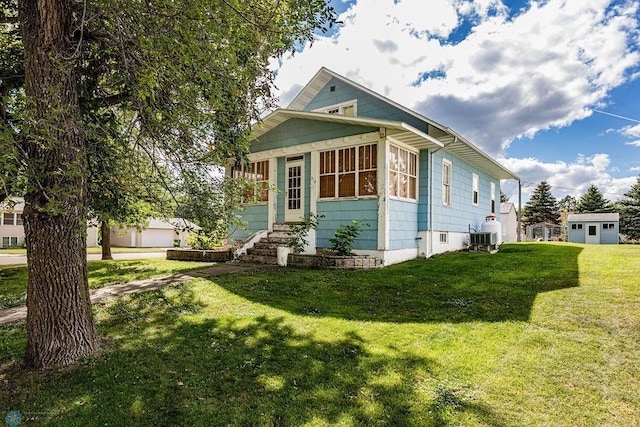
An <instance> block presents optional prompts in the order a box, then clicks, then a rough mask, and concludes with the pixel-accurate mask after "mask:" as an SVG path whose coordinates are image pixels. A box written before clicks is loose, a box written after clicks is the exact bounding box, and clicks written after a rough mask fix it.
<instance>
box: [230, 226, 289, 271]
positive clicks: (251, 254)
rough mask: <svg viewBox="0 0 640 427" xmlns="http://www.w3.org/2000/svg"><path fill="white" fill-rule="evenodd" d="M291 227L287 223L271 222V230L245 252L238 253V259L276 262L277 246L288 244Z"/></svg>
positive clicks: (251, 262)
mask: <svg viewBox="0 0 640 427" xmlns="http://www.w3.org/2000/svg"><path fill="white" fill-rule="evenodd" d="M290 239H291V229H290V228H289V226H288V225H287V224H273V231H271V232H270V233H269V234H268V235H267V237H266V238H265V237H263V238H262V239H260V240H259V241H258V242H256V244H255V245H254V246H253V247H252V248H248V249H247V253H246V254H243V255H240V258H239V259H238V261H240V262H242V263H247V264H267V265H277V264H278V247H279V246H289V240H290Z"/></svg>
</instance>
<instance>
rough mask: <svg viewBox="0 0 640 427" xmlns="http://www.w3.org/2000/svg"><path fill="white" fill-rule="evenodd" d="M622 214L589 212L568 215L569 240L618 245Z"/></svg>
mask: <svg viewBox="0 0 640 427" xmlns="http://www.w3.org/2000/svg"><path fill="white" fill-rule="evenodd" d="M619 232H620V214H618V213H587V214H570V215H569V216H567V240H568V241H569V242H574V243H591V244H596V245H617V244H618V240H619V237H618V236H619V234H618V233H619Z"/></svg>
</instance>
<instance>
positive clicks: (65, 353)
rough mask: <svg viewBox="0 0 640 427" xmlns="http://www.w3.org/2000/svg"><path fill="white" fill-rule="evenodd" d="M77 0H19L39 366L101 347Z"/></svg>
mask: <svg viewBox="0 0 640 427" xmlns="http://www.w3.org/2000/svg"><path fill="white" fill-rule="evenodd" d="M78 4H79V3H77V2H74V1H69V0H20V2H19V9H20V24H21V29H22V36H23V43H24V56H25V94H26V107H25V114H26V118H25V120H24V127H23V130H22V132H23V134H22V139H21V141H20V142H19V144H20V148H21V151H22V152H23V155H24V156H25V159H26V162H27V167H28V169H29V170H28V174H29V183H28V184H29V187H28V191H27V194H26V195H25V209H24V226H25V234H26V242H27V256H28V269H29V279H28V283H27V310H28V311H27V352H26V356H25V362H26V365H27V366H29V367H33V368H37V369H45V368H48V367H51V366H54V365H69V364H72V363H75V362H76V361H78V360H79V359H81V358H83V357H86V356H89V355H91V354H93V353H94V352H95V351H96V350H97V348H98V340H97V337H96V333H95V327H94V323H93V316H92V312H91V301H90V299H89V286H88V281H87V258H86V256H87V253H86V238H85V233H86V227H87V222H86V221H87V211H86V204H87V161H86V135H85V132H84V126H83V124H82V120H81V116H80V108H79V104H78V93H77V77H76V74H75V72H74V62H73V60H69V58H70V57H72V56H73V55H74V52H75V49H76V46H77V40H76V41H75V42H74V41H73V40H72V37H73V35H74V34H78V32H76V31H75V30H76V29H77V28H78V25H79V23H78V22H74V21H73V17H74V13H73V12H74V11H73V9H72V8H73V7H78V6H77V5H78ZM80 7H81V4H80ZM75 16H82V13H76V14H75Z"/></svg>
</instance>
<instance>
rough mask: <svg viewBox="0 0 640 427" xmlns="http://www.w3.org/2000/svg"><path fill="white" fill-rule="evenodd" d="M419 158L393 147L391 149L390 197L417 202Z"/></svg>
mask: <svg viewBox="0 0 640 427" xmlns="http://www.w3.org/2000/svg"><path fill="white" fill-rule="evenodd" d="M417 163H418V156H417V155H416V154H415V153H412V152H410V151H407V150H405V149H402V148H400V147H396V146H395V145H391V146H390V147H389V195H391V196H395V197H401V198H403V199H411V200H416V199H417V198H418V197H417V189H416V187H417V185H416V184H417V182H418V167H417Z"/></svg>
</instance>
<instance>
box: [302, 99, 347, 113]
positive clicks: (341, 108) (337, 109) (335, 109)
mask: <svg viewBox="0 0 640 427" xmlns="http://www.w3.org/2000/svg"><path fill="white" fill-rule="evenodd" d="M350 107H351V108H353V115H350V116H347V117H357V116H358V100H357V99H351V100H349V101H344V102H339V103H337V104H333V105H328V106H326V107H322V108H317V109H315V110H312V112H313V113H326V114H339V115H341V116H346V114H345V113H344V112H345V110H346V109H347V108H350Z"/></svg>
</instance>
